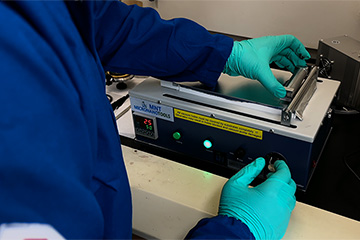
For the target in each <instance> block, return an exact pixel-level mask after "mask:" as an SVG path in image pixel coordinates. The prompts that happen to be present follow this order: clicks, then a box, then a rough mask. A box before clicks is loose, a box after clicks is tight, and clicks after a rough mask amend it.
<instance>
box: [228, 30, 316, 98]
mask: <svg viewBox="0 0 360 240" xmlns="http://www.w3.org/2000/svg"><path fill="white" fill-rule="evenodd" d="M309 58H310V54H309V53H308V52H307V51H306V49H305V47H304V45H303V44H302V43H301V42H300V41H299V40H298V39H297V38H295V37H294V36H292V35H281V36H267V37H261V38H254V39H250V40H244V41H241V42H238V41H235V42H234V46H233V49H232V52H231V54H230V56H229V58H228V60H227V62H226V65H225V67H224V70H223V73H226V74H228V75H230V76H239V75H241V76H244V77H247V78H251V79H256V80H259V81H260V82H261V83H262V84H263V85H264V86H265V88H266V89H267V90H269V91H270V92H271V93H272V94H273V95H275V96H276V97H279V98H282V97H285V95H286V90H285V88H284V87H283V86H282V85H281V84H280V83H279V82H278V81H277V79H276V78H275V77H274V75H273V73H272V72H271V70H270V66H269V65H270V63H272V62H275V63H276V64H277V65H278V66H279V67H281V68H287V69H288V70H290V71H291V72H293V73H294V71H295V69H296V68H299V67H306V61H305V60H307V59H309Z"/></svg>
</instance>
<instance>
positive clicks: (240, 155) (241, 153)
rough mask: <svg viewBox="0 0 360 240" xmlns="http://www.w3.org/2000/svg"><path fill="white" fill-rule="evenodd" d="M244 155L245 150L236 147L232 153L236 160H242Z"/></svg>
mask: <svg viewBox="0 0 360 240" xmlns="http://www.w3.org/2000/svg"><path fill="white" fill-rule="evenodd" d="M245 153H246V151H245V149H243V148H242V147H238V148H237V149H236V150H235V152H234V156H235V157H236V158H237V159H242V158H244V156H245Z"/></svg>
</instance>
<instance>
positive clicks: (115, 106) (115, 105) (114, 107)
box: [111, 94, 129, 111]
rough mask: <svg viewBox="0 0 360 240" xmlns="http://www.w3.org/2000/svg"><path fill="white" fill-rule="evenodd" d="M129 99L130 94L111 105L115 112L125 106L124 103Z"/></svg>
mask: <svg viewBox="0 0 360 240" xmlns="http://www.w3.org/2000/svg"><path fill="white" fill-rule="evenodd" d="M128 98H129V94H126V95H125V96H123V97H121V98H119V99H118V100H116V101H115V102H113V103H112V104H111V106H112V108H113V110H114V111H115V110H116V109H118V108H119V107H120V106H121V105H123V104H124V102H125V101H126V99H128Z"/></svg>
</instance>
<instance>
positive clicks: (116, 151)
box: [0, 1, 232, 239]
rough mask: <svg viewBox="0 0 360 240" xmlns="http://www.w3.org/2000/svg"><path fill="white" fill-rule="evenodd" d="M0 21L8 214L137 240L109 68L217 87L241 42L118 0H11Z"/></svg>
mask: <svg viewBox="0 0 360 240" xmlns="http://www.w3.org/2000/svg"><path fill="white" fill-rule="evenodd" d="M0 22H1V23H2V24H0V33H1V35H0V59H1V60H2V61H1V63H0V80H1V87H0V113H1V117H0V141H1V146H0V206H1V207H0V223H12V222H23V223H46V224H50V225H52V226H53V227H54V228H55V229H56V230H57V231H59V232H60V233H61V234H62V235H63V236H64V237H65V238H66V239H130V238H131V232H132V225H131V223H132V219H131V215H132V206H131V194H130V188H129V182H128V179H127V174H126V169H125V166H124V162H123V159H122V151H121V147H120V139H119V136H118V131H117V126H116V121H115V118H114V114H113V111H112V108H111V105H110V103H109V101H108V99H107V97H106V95H105V76H104V70H111V71H115V72H122V73H132V74H141V75H152V76H157V77H162V78H164V79H168V80H179V81H180V80H181V81H184V80H191V81H195V80H200V81H203V82H204V83H207V84H209V85H213V84H216V80H217V77H218V75H219V74H220V72H221V71H222V68H223V66H224V65H225V62H226V58H227V56H228V55H229V54H230V51H231V47H232V40H231V39H229V38H227V37H224V36H220V35H219V36H212V35H210V34H209V33H208V32H207V31H206V30H205V29H203V28H202V27H200V26H199V25H197V24H195V23H193V22H191V21H188V20H185V19H179V20H171V21H164V20H161V19H160V18H159V16H158V14H157V13H156V12H155V11H154V10H151V9H141V8H139V7H128V6H126V5H124V4H122V3H120V2H119V1H112V2H109V1H76V2H72V1H1V2H0Z"/></svg>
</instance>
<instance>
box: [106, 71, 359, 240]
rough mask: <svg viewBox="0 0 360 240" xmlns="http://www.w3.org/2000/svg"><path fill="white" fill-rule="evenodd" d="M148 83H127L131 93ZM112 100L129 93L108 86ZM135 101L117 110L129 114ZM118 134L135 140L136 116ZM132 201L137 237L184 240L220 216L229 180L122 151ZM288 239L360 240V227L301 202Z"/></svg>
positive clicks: (122, 122)
mask: <svg viewBox="0 0 360 240" xmlns="http://www.w3.org/2000/svg"><path fill="white" fill-rule="evenodd" d="M143 80H144V78H134V79H133V80H132V81H130V82H129V83H128V89H131V88H132V87H134V86H135V85H136V84H138V83H139V82H141V81H143ZM108 92H109V93H111V94H112V95H113V96H117V97H120V96H123V95H125V94H126V93H127V90H124V91H118V90H116V88H115V86H110V87H108ZM129 104H130V101H129V100H127V101H126V102H125V103H124V105H123V106H122V107H121V108H120V109H118V110H116V111H115V114H116V115H117V114H119V112H122V111H123V112H126V110H124V109H126V108H127V106H129ZM121 115H122V114H121ZM117 124H118V128H119V133H120V135H122V136H126V137H128V138H134V137H135V134H134V130H133V126H132V115H131V111H127V112H126V113H125V114H124V115H122V117H121V118H119V120H117ZM122 149H123V155H124V160H125V165H126V168H127V172H128V176H129V181H130V186H131V192H132V202H133V232H134V234H136V235H138V236H140V237H143V238H146V239H183V238H184V237H185V235H186V234H187V232H188V231H189V230H190V229H191V228H192V227H193V226H195V224H196V223H197V222H198V221H199V220H200V219H202V218H204V217H211V216H215V215H216V214H217V210H218V204H219V199H220V194H221V189H222V187H223V185H224V184H225V182H226V181H227V179H226V178H224V177H221V176H218V175H215V174H211V173H208V172H205V171H202V170H199V169H195V168H192V167H189V166H186V165H183V164H180V163H177V162H174V161H170V160H168V159H164V158H161V157H158V156H155V155H153V154H149V153H146V152H143V151H140V150H136V149H133V148H130V147H127V146H124V145H123V146H122ZM284 239H360V222H359V221H355V220H352V219H349V218H346V217H343V216H340V215H337V214H333V213H331V212H328V211H324V210H321V209H319V208H315V207H312V206H310V205H306V204H304V203H301V202H297V203H296V207H295V209H294V211H293V213H292V215H291V219H290V223H289V226H288V229H287V232H286V234H285V236H284Z"/></svg>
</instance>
